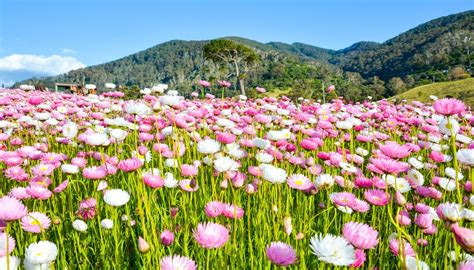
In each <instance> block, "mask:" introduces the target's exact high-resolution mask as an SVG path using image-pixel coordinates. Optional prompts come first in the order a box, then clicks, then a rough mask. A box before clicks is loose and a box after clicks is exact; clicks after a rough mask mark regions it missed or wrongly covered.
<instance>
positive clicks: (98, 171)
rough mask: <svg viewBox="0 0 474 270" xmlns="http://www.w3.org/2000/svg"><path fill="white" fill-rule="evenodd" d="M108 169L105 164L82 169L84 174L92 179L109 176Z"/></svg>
mask: <svg viewBox="0 0 474 270" xmlns="http://www.w3.org/2000/svg"><path fill="white" fill-rule="evenodd" d="M107 174H108V173H107V169H106V168H105V166H100V167H96V166H93V167H88V168H84V169H83V170H82V176H83V177H84V178H87V179H92V180H97V179H102V178H105V177H106V176H107Z"/></svg>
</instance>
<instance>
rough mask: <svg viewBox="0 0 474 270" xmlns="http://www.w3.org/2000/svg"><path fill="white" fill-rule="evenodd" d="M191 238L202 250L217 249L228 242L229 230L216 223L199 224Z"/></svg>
mask: <svg viewBox="0 0 474 270" xmlns="http://www.w3.org/2000/svg"><path fill="white" fill-rule="evenodd" d="M193 237H194V240H196V242H197V243H198V244H199V245H200V246H201V247H203V248H207V249H213V248H219V247H221V246H223V245H224V244H225V243H227V241H228V240H229V230H228V229H227V228H226V227H225V226H223V225H221V224H217V223H212V222H207V223H199V224H198V226H197V228H196V229H194V230H193Z"/></svg>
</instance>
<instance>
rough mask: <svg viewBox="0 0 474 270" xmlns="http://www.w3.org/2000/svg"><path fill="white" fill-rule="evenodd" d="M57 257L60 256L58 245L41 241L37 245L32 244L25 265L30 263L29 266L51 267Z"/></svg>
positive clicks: (28, 248)
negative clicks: (43, 265) (44, 265)
mask: <svg viewBox="0 0 474 270" xmlns="http://www.w3.org/2000/svg"><path fill="white" fill-rule="evenodd" d="M56 256H58V247H57V246H56V244H54V243H52V242H49V241H39V242H37V243H32V244H30V245H29V246H28V247H27V248H26V251H25V264H26V262H28V263H29V264H31V265H34V266H36V265H42V264H46V265H49V264H50V263H51V262H53V261H54V260H55V259H56ZM30 269H34V268H30ZM40 269H41V268H40ZM44 269H48V268H44Z"/></svg>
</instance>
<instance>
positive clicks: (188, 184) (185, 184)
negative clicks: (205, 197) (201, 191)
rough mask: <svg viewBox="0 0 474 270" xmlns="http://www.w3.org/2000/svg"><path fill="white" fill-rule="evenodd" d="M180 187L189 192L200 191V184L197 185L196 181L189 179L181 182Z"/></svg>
mask: <svg viewBox="0 0 474 270" xmlns="http://www.w3.org/2000/svg"><path fill="white" fill-rule="evenodd" d="M179 187H180V188H181V189H182V190H184V191H187V192H194V191H196V190H198V184H197V183H196V180H194V179H193V180H189V179H184V180H181V181H179Z"/></svg>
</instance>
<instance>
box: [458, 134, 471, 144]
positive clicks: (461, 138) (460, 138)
mask: <svg viewBox="0 0 474 270" xmlns="http://www.w3.org/2000/svg"><path fill="white" fill-rule="evenodd" d="M456 141H458V142H462V143H464V144H470V143H471V142H472V139H471V138H470V137H468V136H464V135H462V134H456Z"/></svg>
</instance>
